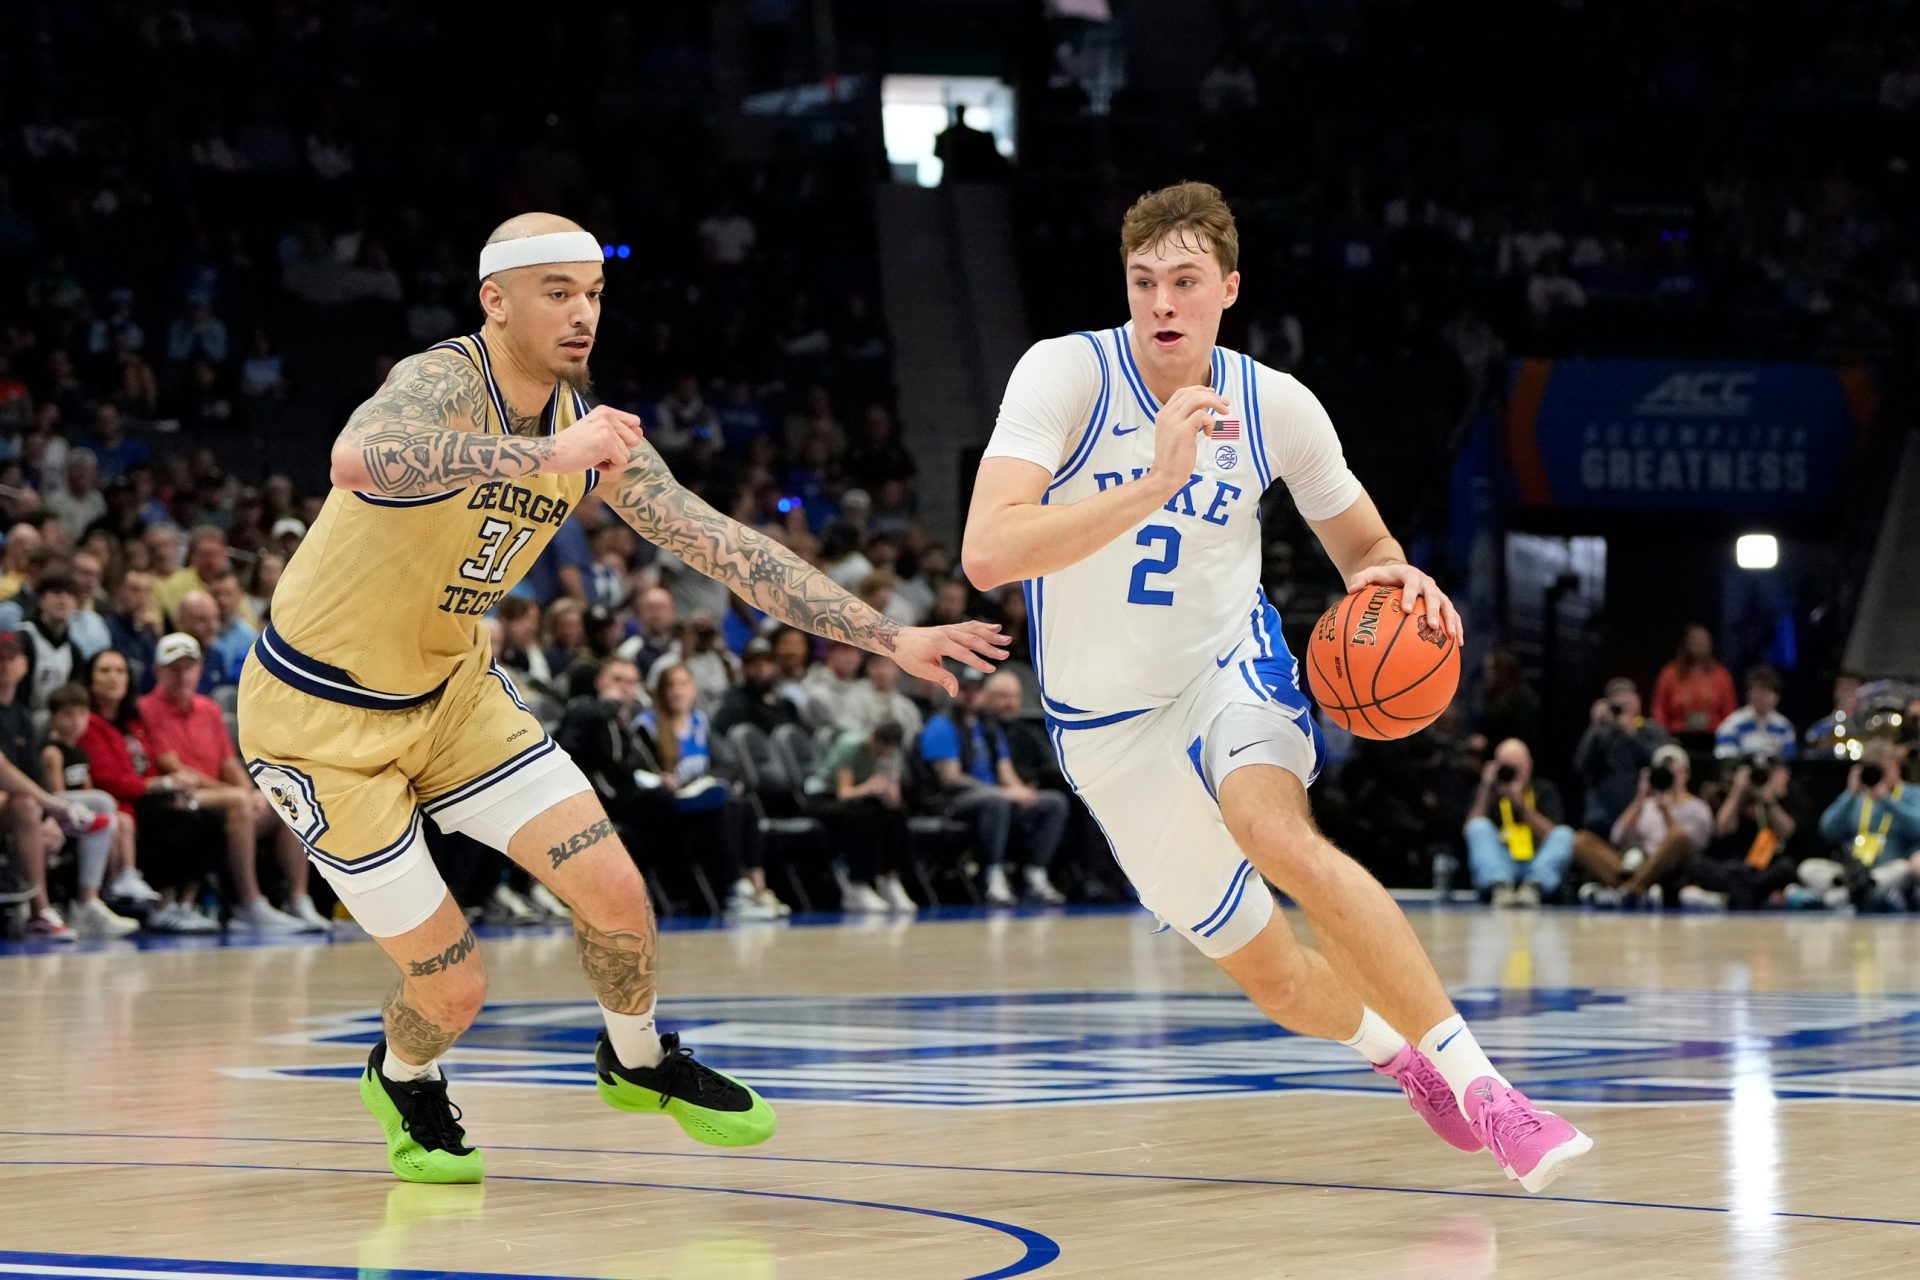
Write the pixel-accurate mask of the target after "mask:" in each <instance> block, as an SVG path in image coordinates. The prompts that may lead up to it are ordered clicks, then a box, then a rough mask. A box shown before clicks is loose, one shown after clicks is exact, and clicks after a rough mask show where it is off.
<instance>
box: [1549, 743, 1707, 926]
mask: <svg viewBox="0 0 1920 1280" xmlns="http://www.w3.org/2000/svg"><path fill="white" fill-rule="evenodd" d="M1692 773H1693V767H1692V762H1691V760H1690V759H1689V758H1688V756H1687V749H1686V748H1685V747H1683V746H1681V745H1679V744H1678V743H1675V742H1669V743H1666V744H1664V745H1662V746H1661V747H1660V749H1659V750H1657V751H1655V752H1654V753H1653V763H1652V765H1651V766H1650V767H1649V768H1646V769H1643V770H1641V771H1640V777H1639V783H1638V787H1637V789H1636V790H1635V792H1634V797H1633V799H1632V801H1631V802H1630V803H1629V804H1628V805H1627V807H1626V810H1625V812H1623V813H1622V814H1621V815H1620V816H1619V818H1617V819H1616V820H1615V821H1614V823H1613V830H1612V832H1611V835H1612V837H1613V838H1612V840H1611V841H1607V840H1602V839H1601V838H1600V837H1599V836H1597V835H1595V834H1594V833H1593V832H1591V831H1582V832H1581V833H1580V834H1579V835H1577V836H1575V837H1574V838H1573V856H1574V857H1576V858H1578V859H1579V860H1580V865H1581V866H1582V867H1584V868H1586V870H1587V872H1588V873H1589V874H1590V875H1592V876H1593V877H1594V879H1595V880H1596V881H1597V882H1598V883H1597V885H1585V886H1582V888H1581V891H1580V900H1581V901H1582V902H1586V903H1588V904H1590V905H1592V906H1596V907H1614V906H1623V907H1637V906H1639V905H1640V904H1641V902H1642V901H1643V900H1646V899H1651V900H1652V901H1653V902H1654V904H1655V905H1656V906H1658V905H1662V904H1664V903H1665V901H1666V900H1667V899H1668V898H1669V897H1671V898H1673V900H1674V901H1675V902H1676V903H1677V902H1678V900H1679V895H1678V889H1679V887H1680V885H1681V884H1682V883H1683V882H1684V881H1685V879H1686V875H1687V869H1688V866H1689V864H1690V863H1691V862H1692V861H1693V860H1694V858H1695V857H1696V856H1698V855H1700V854H1702V853H1704V852H1706V849H1707V845H1708V842H1709V841H1710V840H1711V839H1712V838H1713V811H1712V810H1711V809H1709V808H1707V802H1706V801H1704V800H1702V799H1700V797H1698V796H1696V795H1693V794H1692V793H1690V792H1689V791H1688V790H1687V781H1688V778H1689V777H1690V776H1691V775H1692Z"/></svg>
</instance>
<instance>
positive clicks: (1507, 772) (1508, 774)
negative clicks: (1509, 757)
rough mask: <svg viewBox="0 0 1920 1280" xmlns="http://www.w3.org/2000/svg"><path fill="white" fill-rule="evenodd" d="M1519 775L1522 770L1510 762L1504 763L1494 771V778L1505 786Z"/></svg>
mask: <svg viewBox="0 0 1920 1280" xmlns="http://www.w3.org/2000/svg"><path fill="white" fill-rule="evenodd" d="M1519 776H1520V771H1519V770H1518V769H1516V768H1514V767H1513V766H1512V765H1510V764H1503V765H1501V766H1500V767H1499V768H1498V769H1495V770H1494V771H1493V780H1494V781H1495V782H1497V783H1499V784H1500V785H1501V786H1503V787H1504V786H1506V785H1507V784H1508V783H1509V782H1512V781H1513V780H1514V779H1515V778H1517V777H1519Z"/></svg>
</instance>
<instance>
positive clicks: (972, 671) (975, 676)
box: [958, 667, 987, 684]
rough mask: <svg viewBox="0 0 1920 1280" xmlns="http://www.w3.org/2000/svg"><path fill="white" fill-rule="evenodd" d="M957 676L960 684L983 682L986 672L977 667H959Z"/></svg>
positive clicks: (985, 678)
mask: <svg viewBox="0 0 1920 1280" xmlns="http://www.w3.org/2000/svg"><path fill="white" fill-rule="evenodd" d="M958 678H959V680H960V683H961V684H985V683H986V682H987V673H986V672H984V671H982V670H980V668H978V667H961V668H960V671H959V677H958Z"/></svg>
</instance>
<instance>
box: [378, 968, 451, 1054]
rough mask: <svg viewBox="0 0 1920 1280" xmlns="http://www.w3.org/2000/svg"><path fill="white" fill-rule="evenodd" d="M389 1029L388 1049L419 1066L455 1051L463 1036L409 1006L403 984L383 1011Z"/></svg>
mask: <svg viewBox="0 0 1920 1280" xmlns="http://www.w3.org/2000/svg"><path fill="white" fill-rule="evenodd" d="M380 1012H381V1014H382V1015H383V1020H384V1021H385V1023H386V1028H387V1045H388V1047H389V1048H391V1049H393V1051H394V1052H396V1053H398V1054H399V1055H400V1057H401V1058H402V1059H404V1060H405V1061H407V1062H412V1063H415V1064H419V1063H427V1062H432V1061H433V1060H434V1059H435V1058H437V1057H439V1056H440V1055H441V1054H443V1053H445V1052H446V1051H447V1050H448V1049H451V1048H452V1047H453V1042H454V1041H455V1040H457V1039H458V1038H459V1036H460V1033H459V1032H458V1031H449V1030H447V1029H446V1028H445V1027H443V1026H441V1025H440V1024H439V1023H437V1022H435V1021H433V1019H431V1018H429V1017H427V1016H426V1015H424V1014H422V1013H421V1012H420V1011H419V1010H418V1009H415V1008H414V1007H413V1006H412V1005H410V1004H408V1003H407V984H406V983H404V982H402V983H401V984H400V985H399V986H397V987H395V988H394V989H393V994H392V995H390V996H388V997H387V1003H386V1006H385V1007H384V1008H383V1009H382V1010H381V1011H380Z"/></svg>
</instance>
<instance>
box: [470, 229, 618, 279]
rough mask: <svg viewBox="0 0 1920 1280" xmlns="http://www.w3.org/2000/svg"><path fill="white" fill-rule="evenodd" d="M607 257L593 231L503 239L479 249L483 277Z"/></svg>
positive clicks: (556, 232)
mask: <svg viewBox="0 0 1920 1280" xmlns="http://www.w3.org/2000/svg"><path fill="white" fill-rule="evenodd" d="M604 257H606V253H605V252H604V251H603V250H602V249H601V248H600V242H599V241H598V240H596V239H594V238H593V233H592V232H590V231H551V232H548V233H547V234H546V235H543V236H522V237H520V238H519V239H518V240H501V241H498V242H497V243H494V244H490V245H488V246H486V247H485V248H484V249H482V250H480V278H481V279H482V280H485V279H486V278H487V277H488V276H490V275H492V274H493V273H494V272H496V271H511V270H513V269H514V268H515V267H538V266H544V265H545V264H547V263H549V262H598V261H600V260H601V259H602V258H604Z"/></svg>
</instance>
